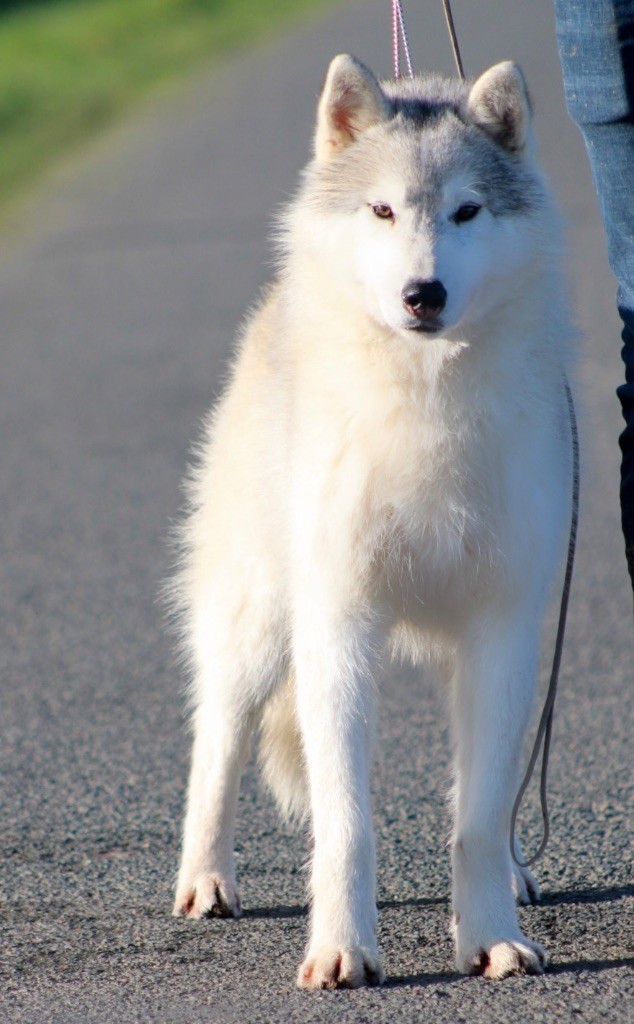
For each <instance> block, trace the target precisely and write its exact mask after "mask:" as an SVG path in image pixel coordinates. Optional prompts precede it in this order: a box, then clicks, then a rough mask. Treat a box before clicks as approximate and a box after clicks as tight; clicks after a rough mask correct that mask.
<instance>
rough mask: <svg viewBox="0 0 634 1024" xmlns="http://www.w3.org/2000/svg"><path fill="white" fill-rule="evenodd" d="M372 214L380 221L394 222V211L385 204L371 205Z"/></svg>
mask: <svg viewBox="0 0 634 1024" xmlns="http://www.w3.org/2000/svg"><path fill="white" fill-rule="evenodd" d="M370 205H371V207H372V213H373V214H374V216H375V217H380V218H381V220H394V211H393V209H392V207H391V206H388V205H387V203H371V204H370Z"/></svg>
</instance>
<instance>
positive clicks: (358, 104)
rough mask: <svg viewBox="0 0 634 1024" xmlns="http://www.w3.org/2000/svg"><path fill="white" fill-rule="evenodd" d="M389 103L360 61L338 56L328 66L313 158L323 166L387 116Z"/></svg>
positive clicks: (374, 79)
mask: <svg viewBox="0 0 634 1024" xmlns="http://www.w3.org/2000/svg"><path fill="white" fill-rule="evenodd" d="M389 112H390V107H389V104H388V101H387V99H386V97H385V95H384V93H383V91H382V89H381V86H380V85H379V83H378V82H377V80H376V78H375V77H374V75H373V74H372V72H371V71H369V70H368V68H366V66H365V65H364V64H362V63H361V61H360V60H357V59H356V58H355V57H351V56H350V55H349V54H347V53H340V54H339V56H338V57H334V58H333V60H332V61H331V62H330V66H329V68H328V72H327V74H326V81H325V82H324V87H323V89H322V92H321V97H320V99H319V106H318V108H317V130H316V132H315V156H316V157H317V160H318V161H319V162H320V163H325V162H326V161H327V160H330V159H331V158H332V157H333V156H336V155H337V154H339V153H341V152H342V151H343V150H344V149H346V147H347V146H349V145H350V144H351V143H352V142H354V140H355V139H356V137H357V136H358V135H359V134H360V133H361V132H363V131H366V130H367V129H368V128H370V127H372V125H373V124H376V123H377V122H378V121H381V120H384V119H385V118H387V117H388V116H389Z"/></svg>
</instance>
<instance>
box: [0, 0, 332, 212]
mask: <svg viewBox="0 0 634 1024" xmlns="http://www.w3.org/2000/svg"><path fill="white" fill-rule="evenodd" d="M329 2H333V0H39V2H37V0H31V2H28V0H22V2H18V0H14V2H13V3H9V4H8V5H6V6H4V5H0V205H5V204H6V202H7V200H8V199H10V198H12V197H14V196H15V194H16V193H17V192H18V191H19V190H21V189H22V188H23V187H24V186H25V185H26V184H29V183H30V182H31V181H32V180H33V179H34V178H35V177H36V176H37V175H38V174H39V173H40V172H41V171H42V169H43V168H44V167H45V166H46V165H47V164H49V163H50V162H51V161H52V160H54V159H55V158H56V157H57V156H59V155H60V154H61V153H63V152H64V150H66V149H68V148H69V147H71V146H73V145H75V144H76V143H77V142H79V141H80V140H81V139H83V138H85V137H87V136H88V135H89V134H90V133H95V132H96V131H98V130H99V129H100V128H102V127H103V126H104V125H106V124H108V123H109V122H111V121H112V120H113V119H114V117H116V115H117V114H119V113H120V111H121V110H122V109H124V107H125V106H126V105H129V104H130V103H131V102H132V101H133V100H134V99H135V98H137V97H138V96H139V95H141V94H143V93H144V92H146V91H147V90H148V89H149V88H150V87H151V86H153V85H155V84H157V83H159V82H161V81H163V80H165V79H168V78H169V77H173V76H176V75H178V74H179V73H181V72H184V71H186V70H187V69H189V68H191V67H193V66H194V65H195V64H196V63H197V62H202V61H203V60H207V59H212V58H213V57H214V56H216V57H217V56H221V55H226V54H227V53H229V52H231V51H232V50H235V49H238V48H239V47H241V46H243V45H245V44H246V43H248V42H250V41H252V40H253V39H254V38H256V37H258V36H262V35H265V34H267V33H270V32H271V31H272V30H273V29H275V28H276V27H279V26H280V24H281V23H282V22H283V20H284V19H285V18H287V17H291V16H292V17H294V18H296V17H298V16H301V15H302V14H304V13H309V12H310V11H312V10H314V9H315V8H316V7H319V6H325V5H326V4H327V3H329ZM3 7H4V9H3Z"/></svg>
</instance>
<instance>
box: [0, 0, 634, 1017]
mask: <svg viewBox="0 0 634 1024" xmlns="http://www.w3.org/2000/svg"><path fill="white" fill-rule="evenodd" d="M406 12H407V15H408V21H409V28H410V36H411V43H412V50H413V55H414V60H415V63H416V64H417V66H418V67H419V68H434V69H436V70H440V71H446V72H448V73H450V72H451V70H452V65H451V56H450V50H449V46H448V43H447V41H446V36H445V29H444V25H443V23H442V20H441V14H440V3H439V2H435V0H434V2H433V3H432V2H431V0H424V2H423V0H418V2H416V3H415V2H414V0H411V2H409V3H407V4H406ZM455 17H456V21H457V25H458V29H459V32H460V36H461V41H462V46H463V51H464V59H465V63H466V66H467V70H468V72H471V73H475V72H477V71H479V70H482V69H484V68H485V67H486V66H488V65H489V64H492V63H494V62H495V61H497V60H499V59H502V58H505V57H509V56H512V57H515V58H517V59H518V60H519V61H520V62H521V64H522V65H523V66H524V68H525V71H526V74H527V76H528V79H529V82H530V84H531V86H532V89H533V92H534V96H535V100H536V106H537V125H538V136H539V140H540V145H541V151H542V155H543V159H544V162H545V164H546V167H547V169H548V171H549V173H550V174H551V177H552V179H553V183H554V187H555V190H556V192H557V194H558V195H559V196H560V198H561V200H562V203H563V207H564V211H565V214H566V217H567V220H568V223H569V241H570V250H571V269H572V273H573V278H574V291H575V301H576V308H577V310H578V321H579V324H580V327H581V329H582V332H583V337H582V342H581V346H582V350H583V358H582V361H581V366H580V374H579V388H578V393H579V406H580V409H581V420H582V435H583V444H584V453H585V454H584V481H583V500H582V521H581V530H580V549H579V557H578V564H577V568H576V572H575V580H574V587H573V594H572V605H571V613H570V624H569V634H568V639H567V642H566V648H565V655H564V665H563V670H562V677H561V695H560V698H559V703H558V709H557V718H556V728H555V740H554V743H555V745H554V752H553V755H552V768H551V781H550V792H551V803H552V821H553V836H552V840H551V844H550V846H549V848H548V850H547V853H546V855H545V857H544V859H543V862H542V863H541V865H540V866H539V871H538V874H539V877H540V880H541V883H542V886H543V890H544V899H543V903H542V905H541V906H540V907H535V908H529V909H526V910H523V911H522V918H523V921H524V925H525V927H526V929H527V930H528V932H529V933H530V934H531V935H532V936H533V937H535V938H537V939H539V940H540V941H543V943H544V944H545V945H546V947H547V949H548V951H549V954H550V967H549V970H548V972H547V973H546V974H545V975H544V976H543V977H541V978H515V979H508V980H506V981H504V982H501V983H498V984H490V983H487V982H485V981H483V980H481V979H466V978H459V977H458V976H457V975H456V974H455V973H454V968H453V962H452V948H451V944H450V940H449V936H448V932H447V921H448V905H447V896H448V891H449V870H448V857H447V852H446V849H445V838H446V833H447V828H448V815H447V811H446V807H445V799H444V798H445V793H446V790H447V788H448V753H447V735H446V726H445V719H444V713H443V708H442V701H441V699H440V697H439V695H438V694H437V693H436V691H435V688H434V686H433V685H432V683H431V682H430V681H425V680H422V681H412V680H410V679H408V678H407V677H406V676H405V675H403V674H399V675H396V677H395V679H393V680H392V681H391V684H390V685H389V686H386V688H385V695H384V701H383V717H382V729H381V747H380V758H379V764H378V766H377V772H376V779H375V795H376V828H377V834H378V858H379V901H380V936H381V944H382V948H383V952H384V955H385V962H386V968H387V973H388V981H387V984H386V986H385V987H384V988H383V989H381V990H365V991H359V992H352V993H351V992H343V993H336V994H331V993H323V994H317V995H310V994H302V993H298V992H296V991H295V990H294V987H293V986H294V975H295V969H296V965H297V962H298V959H299V955H300V951H301V948H302V944H303V942H304V936H305V929H306V919H305V910H304V900H305V882H306V876H305V871H304V867H303V866H304V865H305V862H306V856H307V845H306V841H305V838H304V837H303V836H302V835H295V834H293V833H292V832H291V831H290V830H289V829H287V828H285V827H283V826H280V825H279V824H278V822H277V820H276V816H275V814H274V811H273V809H272V807H271V804H270V802H269V800H268V798H267V797H266V796H265V795H263V794H262V793H261V792H260V790H259V787H258V783H257V779H256V777H255V774H254V772H253V771H252V770H250V771H249V772H248V774H247V778H246V780H245V785H244V788H243V793H242V796H241V801H240V812H239V823H238V837H237V844H238V845H237V850H238V863H239V868H240V874H241V889H242V898H243V905H244V908H245V914H244V917H243V918H242V920H240V921H238V922H225V921H210V922H206V923H203V924H201V923H192V922H187V921H176V920H174V919H172V918H171V917H170V916H169V912H170V902H171V885H172V881H173V876H174V872H175V869H176V866H177V858H178V842H179V830H180V824H181V814H182V801H183V791H184V785H185V781H186V772H187V760H188V744H189V741H188V737H187V733H186V730H185V725H184V716H183V706H182V701H181V684H182V680H181V679H180V675H179V671H178V669H177V667H176V666H175V662H174V658H173V656H172V653H171V643H170V638H169V635H168V634H167V632H166V630H165V628H164V625H163V621H162V613H161V608H160V605H159V603H158V601H157V592H158V589H159V584H160V581H161V579H162V578H164V576H165V574H166V573H167V571H168V565H169V553H168V546H167V537H168V533H169V524H170V522H171V521H173V519H174V517H175V516H176V515H177V512H178V509H179V505H180V502H181V497H180V490H179V481H180V479H181V477H182V475H183V472H184V469H185V465H186V461H187V453H188V449H189V446H190V445H191V443H192V442H193V440H194V439H195V437H196V433H197V423H198V421H199V419H200V417H201V415H202V414H203V412H204V411H205V409H206V408H207V406H208V404H209V403H210V401H211V400H212V398H213V396H214V395H215V394H217V392H218V389H219V387H220V385H221V380H222V374H223V367H224V365H225V360H226V356H227V352H228V350H229V347H230V344H231V338H232V335H233V333H234V329H235V326H236V324H237V323H238V322H239V321H240V319H241V317H242V316H243V314H244V312H245V309H246V308H247V307H248V306H249V305H250V304H251V303H252V301H253V300H254V298H255V297H256V295H257V292H258V288H259V287H260V286H261V285H262V284H263V283H264V282H265V281H266V280H267V278H268V277H269V275H270V272H271V262H270V257H269V252H270V250H269V247H268V243H267V233H268V230H269V226H270V221H271V215H272V213H273V212H274V211H275V209H276V208H277V207H278V206H279V204H280V202H282V201H283V200H284V198H285V197H286V196H287V195H288V194H289V192H290V191H291V190H292V188H293V185H294V182H295V179H296V175H297V171H298V169H299V167H300V166H301V165H302V163H303V162H304V160H305V158H306V154H307V150H308V146H309V140H310V136H311V131H312V123H313V112H314V101H315V95H316V92H317V90H318V88H319V85H320V83H321V80H322V76H323V72H324V69H325V66H326V64H327V62H328V59H329V58H330V56H331V55H333V54H334V53H336V52H339V51H342V50H349V51H352V52H353V53H355V54H356V55H357V56H359V57H361V58H362V59H363V60H365V61H366V62H367V63H369V64H370V65H371V66H372V67H374V68H375V70H377V71H378V72H379V73H382V74H388V73H389V72H390V59H391V58H390V39H389V5H388V4H387V2H386V0H382V2H378V0H364V2H363V3H357V4H356V5H354V6H347V7H345V8H344V9H341V10H336V11H334V13H331V14H330V15H329V16H328V17H327V18H322V20H321V21H318V22H315V23H313V24H311V25H309V26H308V27H304V28H303V29H301V30H299V31H295V32H294V34H290V35H288V36H286V37H284V38H279V39H278V40H276V41H275V42H273V43H269V44H267V46H266V47H265V48H263V49H260V50H258V51H257V52H255V53H252V54H248V55H245V56H242V57H239V58H238V59H235V60H233V61H232V62H231V63H227V64H226V66H224V67H223V68H222V69H221V70H219V71H217V72H214V73H204V72H203V73H198V74H197V75H196V76H195V77H194V78H193V79H191V80H190V81H188V82H186V83H184V84H183V85H181V86H179V87H178V88H173V89H171V90H169V91H164V92H163V93H161V94H160V95H157V96H156V97H155V98H154V99H153V100H152V101H151V102H150V103H148V104H146V105H145V106H143V108H142V109H139V110H137V111H136V112H135V113H134V114H133V115H132V116H131V117H129V118H128V120H127V121H126V122H125V123H124V124H122V125H120V126H119V127H118V128H117V129H116V130H114V131H112V132H110V133H109V134H108V135H107V137H105V138H102V139H101V140H100V141H99V142H98V143H97V144H96V145H93V146H92V147H91V148H90V149H89V150H88V151H86V152H84V153H82V154H79V155H77V154H76V155H75V156H74V157H73V158H72V159H71V160H69V161H68V163H67V164H66V165H65V166H63V167H61V168H59V169H58V171H57V172H56V173H55V174H54V175H52V176H51V177H50V178H49V179H48V181H47V183H46V185H45V186H43V187H42V188H41V189H40V191H39V193H38V194H37V195H35V196H33V198H32V199H31V200H30V202H29V203H28V204H27V205H26V206H25V207H23V208H22V210H21V211H20V214H19V215H18V216H17V217H16V218H15V219H14V223H13V225H12V226H11V229H10V230H8V231H5V234H4V237H3V238H2V248H3V254H2V256H1V257H0V337H1V338H2V341H1V352H2V357H1V363H0V431H1V433H0V437H1V447H0V452H1V456H0V458H1V464H2V472H1V474H0V508H1V510H2V514H1V516H0V538H1V545H2V550H1V554H0V565H1V572H2V588H1V592H0V612H1V618H0V634H1V638H2V643H1V648H0V650H1V654H0V660H1V666H2V668H1V683H0V686H1V707H2V712H1V722H0V729H1V740H0V756H1V758H2V771H3V776H2V791H1V799H2V834H1V836H0V856H1V859H2V875H1V879H2V880H1V882H0V887H1V889H0V900H1V906H0V912H1V919H0V920H1V924H0V927H1V929H2V941H1V954H2V956H1V966H0V978H1V985H0V1021H2V1022H4V1021H10V1022H14V1021H15V1022H18V1021H19V1022H33V1024H46V1022H64V1024H74V1022H82V1024H83V1022H104V1024H128V1022H129V1024H131V1022H150V1021H152V1022H159V1024H163V1022H164V1024H181V1022H182V1024H185V1022H188V1024H189V1022H191V1024H195V1022H224V1021H227V1022H229V1021H235V1022H244V1024H246V1022H259V1021H266V1022H291V1021H292V1022H294V1024H303V1022H306V1024H308V1022H313V1021H314V1022H327V1021H339V1022H350V1024H352V1022H379V1021H386V1022H387V1021H390V1022H402V1024H406V1022H419V1021H421V1020H431V1021H438V1022H448V1024H457V1022H460V1021H465V1022H467V1021H468V1022H469V1024H474V1022H481V1021H482V1022H484V1021H487V1022H491V1021H493V1022H501V1021H505V1022H506V1021H509V1022H510V1021H512V1022H513V1024H522V1022H524V1021H526V1022H527V1021H540V1020H541V1021H549V1022H550V1021H557V1022H561V1021H568V1020H570V1021H572V1020H574V1021H599V1020H601V1021H604V1020H605V1021H618V1022H622V1021H626V1020H631V1019H632V1018H631V1016H630V1015H631V1013H632V1010H631V1006H632V1004H633V1002H634V1000H633V998H632V997H633V995H634V993H633V989H634V985H633V984H632V974H631V964H632V961H631V960H628V956H629V957H631V955H632V951H631V946H632V941H631V940H632V931H633V920H632V913H631V897H632V892H633V888H632V884H631V881H632V880H631V870H630V858H631V847H630V845H629V837H628V823H629V818H628V796H629V792H630V789H629V787H630V782H631V758H628V743H627V740H628V733H629V731H630V729H629V723H630V722H631V703H630V704H629V705H628V690H629V684H630V680H631V676H632V671H631V666H632V656H633V649H632V600H631V593H630V591H629V585H628V580H627V573H626V569H625V562H624V559H623V555H622V542H621V537H620V532H619V519H618V508H617V488H618V450H617V444H616V438H617V435H618V432H619V429H620V414H619V411H618V407H617V403H616V400H615V398H614V394H613V392H614V388H615V386H616V384H617V383H618V382H619V380H620V374H621V368H620V360H619V347H620V343H619V328H618V321H617V318H616V313H615V311H614V302H613V292H614V287H613V282H612V280H611V278H610V275H609V272H608V270H607V268H606V262H605V256H604V245H603V241H602V235H601V227H600V221H599V216H598V212H597V205H596V201H595V199H594V195H593V192H592V188H591V184H590V180H589V174H588V170H587V167H586V163H585V155H584V152H583V147H582V145H581V142H580V141H579V139H578V138H577V135H576V132H575V129H574V127H573V126H572V125H570V124H569V123H568V121H567V118H566V114H565V110H564V106H563V100H562V96H561V83H560V76H559V67H558V63H557V57H556V50H555V42H554V28H553V22H552V14H551V10H550V4H549V2H548V0H532V2H531V3H530V4H528V3H526V4H509V3H502V2H501V0H490V2H487V3H481V4H477V5H476V4H473V3H469V2H468V0H455ZM518 387H521V381H518ZM551 641H552V624H551V628H550V630H549V632H548V637H547V640H546V644H545V646H546V648H548V649H549V648H550V647H551ZM546 661H547V658H545V659H544V663H545V665H546ZM628 712H629V714H628ZM628 718H629V721H628ZM536 829H537V814H536V805H535V801H534V799H532V800H531V802H530V803H529V805H528V809H527V813H526V816H525V833H526V835H527V836H528V839H529V845H530V840H531V839H534V838H535V836H536V835H537V831H536ZM628 901H629V916H628ZM628 947H629V949H628ZM628 997H629V1003H628Z"/></svg>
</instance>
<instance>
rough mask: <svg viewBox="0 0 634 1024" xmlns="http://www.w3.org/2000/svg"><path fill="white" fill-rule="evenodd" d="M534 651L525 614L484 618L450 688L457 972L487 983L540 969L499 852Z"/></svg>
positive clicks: (505, 858) (532, 628)
mask: <svg viewBox="0 0 634 1024" xmlns="http://www.w3.org/2000/svg"><path fill="white" fill-rule="evenodd" d="M537 650H538V635H537V627H536V624H535V621H534V616H531V615H530V612H529V611H527V610H526V609H522V610H520V609H516V611H515V614H512V615H511V614H507V615H504V616H503V615H501V614H500V613H499V612H498V613H497V615H496V614H491V616H490V617H489V618H488V619H487V621H486V622H484V621H480V622H479V623H478V624H477V626H474V627H473V628H472V629H471V630H470V631H469V638H468V639H465V640H464V641H463V642H462V643H461V644H460V646H459V649H458V657H457V670H456V674H455V676H454V680H453V727H454V738H455V742H456V808H455V832H454V839H453V849H452V867H453V912H454V916H453V930H454V936H455V940H456V956H457V965H458V969H459V970H461V971H463V972H465V973H471V974H473V973H482V974H484V975H485V976H486V977H488V978H501V977H504V976H505V975H507V974H517V973H527V974H540V973H541V971H542V970H543V964H544V954H543V950H542V949H541V947H540V946H538V945H537V944H536V943H534V942H532V941H530V940H529V939H527V938H526V937H525V936H524V935H523V934H522V932H521V931H520V928H519V923H518V919H517V911H516V908H515V898H514V891H513V889H514V871H513V862H512V858H511V854H510V850H509V842H508V836H509V826H510V817H511V808H512V804H513V799H514V797H515V792H516V788H517V778H518V762H519V755H520V749H521V742H522V737H523V734H524V730H525V727H526V723H527V720H528V715H529V712H530V708H531V704H532V698H533V692H534V687H535V677H536V655H537Z"/></svg>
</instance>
